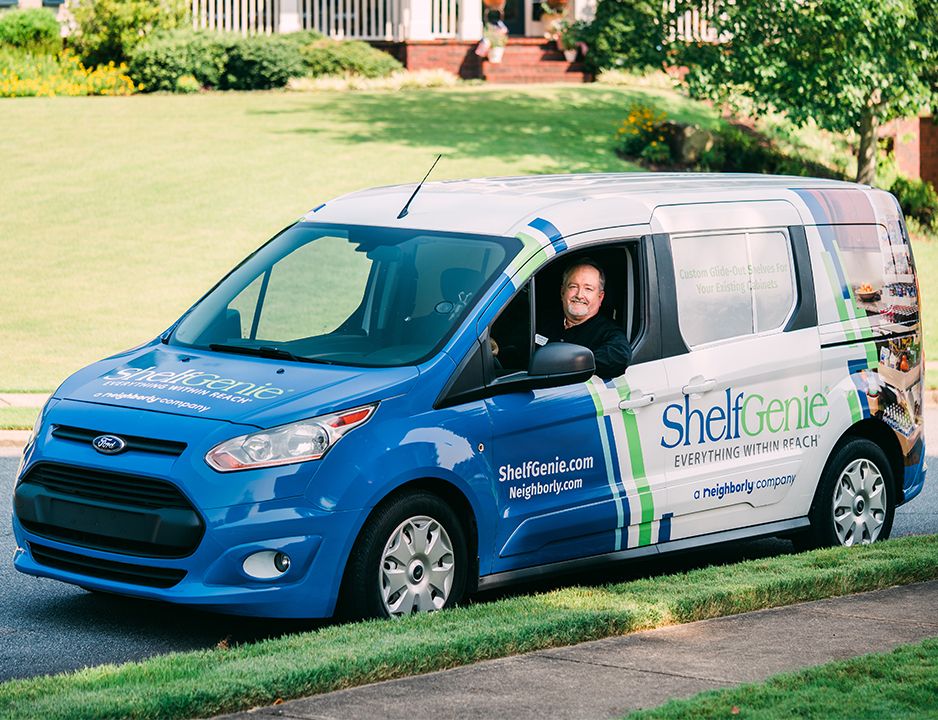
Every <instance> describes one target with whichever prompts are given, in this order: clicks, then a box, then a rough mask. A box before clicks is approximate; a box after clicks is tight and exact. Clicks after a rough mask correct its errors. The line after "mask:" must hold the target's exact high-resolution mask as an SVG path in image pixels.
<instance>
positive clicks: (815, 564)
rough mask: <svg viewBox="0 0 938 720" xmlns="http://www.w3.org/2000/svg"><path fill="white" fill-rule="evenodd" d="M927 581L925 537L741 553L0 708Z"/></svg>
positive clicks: (73, 684) (243, 649)
mask: <svg viewBox="0 0 938 720" xmlns="http://www.w3.org/2000/svg"><path fill="white" fill-rule="evenodd" d="M934 578H938V535H930V536H920V537H906V538H901V539H897V540H891V541H888V542H884V543H877V544H875V545H871V546H865V547H859V548H851V549H847V548H835V549H826V550H819V551H814V552H810V553H804V554H801V555H790V556H782V557H774V558H769V559H760V560H751V561H748V562H743V563H739V564H737V565H731V566H724V567H718V568H717V567H711V568H704V569H699V570H692V571H690V572H687V573H684V574H677V575H670V576H664V577H654V578H648V579H642V580H635V581H631V582H625V583H620V584H613V585H607V586H602V587H569V588H564V589H560V590H554V591H551V592H546V593H543V594H538V595H527V596H518V597H511V598H507V599H502V600H498V601H495V602H491V603H485V604H475V605H470V606H467V607H465V608H460V609H457V610H451V611H450V610H447V611H443V612H440V613H434V614H431V615H424V616H415V617H410V618H405V619H403V620H400V621H397V622H388V621H371V622H365V623H356V624H349V625H330V626H327V627H325V628H323V629H321V630H318V631H314V632H308V633H303V634H297V635H292V636H286V637H281V638H277V639H272V640H265V641H263V642H259V643H254V644H246V645H241V646H235V647H231V648H216V649H214V650H208V651H198V652H189V653H175V654H171V655H165V656H161V657H156V658H152V659H149V660H145V661H142V662H139V663H129V664H126V665H121V666H101V667H95V668H88V669H84V670H80V671H78V672H75V673H70V674H66V675H56V676H47V677H40V678H33V679H28V680H13V681H9V682H6V683H3V684H2V685H0V718H18V717H24V716H30V717H42V718H45V719H47V720H52V719H54V718H70V719H73V720H77V719H80V718H89V719H90V718H95V719H98V718H112V717H122V718H165V719H166V720H171V719H172V718H192V717H206V716H211V715H214V714H218V713H221V712H227V711H234V710H239V709H245V708H249V707H252V706H256V705H265V704H271V703H273V702H275V701H276V700H278V699H281V698H282V699H288V698H292V697H298V696H303V695H310V694H315V693H322V692H327V691H330V690H336V689H339V688H344V687H351V686H354V685H360V684H363V683H367V682H374V681H377V680H384V679H389V678H395V677H402V676H406V675H413V674H417V673H425V672H429V671H432V670H441V669H445V668H451V667H455V666H458V665H465V664H468V663H472V662H476V661H479V660H484V659H488V658H496V657H503V656H506V655H512V654H516V653H522V652H528V651H532V650H537V649H543V648H547V647H555V646H560V645H569V644H572V643H576V642H581V641H585V640H593V639H597V638H602V637H608V636H612V635H620V634H625V633H629V632H633V631H636V630H643V629H649V628H655V627H661V626H664V625H669V624H674V623H685V622H692V621H695V620H702V619H705V618H711V617H718V616H723V615H731V614H735V613H741V612H748V611H751V610H757V609H762V608H768V607H778V606H781V605H788V604H791V603H795V602H801V601H806V600H816V599H820V598H826V597H834V596H839V595H845V594H849V593H853V592H860V591H867V590H874V589H878V588H883V587H889V586H891V585H896V584H903V583H911V582H917V581H923V580H929V579H934Z"/></svg>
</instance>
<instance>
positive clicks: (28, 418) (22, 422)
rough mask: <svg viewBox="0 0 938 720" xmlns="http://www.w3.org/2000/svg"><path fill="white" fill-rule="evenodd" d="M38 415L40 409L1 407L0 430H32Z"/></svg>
mask: <svg viewBox="0 0 938 720" xmlns="http://www.w3.org/2000/svg"><path fill="white" fill-rule="evenodd" d="M38 415H39V408H38V407H34V408H30V407H0V430H30V429H32V427H33V423H34V422H35V421H36V418H37V417H38Z"/></svg>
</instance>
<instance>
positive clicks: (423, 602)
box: [380, 515, 455, 617]
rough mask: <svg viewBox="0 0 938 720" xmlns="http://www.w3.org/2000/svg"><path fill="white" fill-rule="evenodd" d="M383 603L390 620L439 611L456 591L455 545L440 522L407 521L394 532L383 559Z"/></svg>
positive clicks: (413, 519) (416, 519)
mask: <svg viewBox="0 0 938 720" xmlns="http://www.w3.org/2000/svg"><path fill="white" fill-rule="evenodd" d="M380 575H381V577H380V581H381V600H382V601H383V602H384V607H385V609H386V610H387V611H388V614H389V615H391V617H402V616H404V615H410V614H412V613H419V612H430V611H432V610H439V609H440V608H442V607H443V606H444V605H445V604H446V600H447V598H448V597H449V593H450V590H452V588H453V577H454V575H455V566H454V562H453V544H452V542H451V541H450V539H449V535H448V534H447V533H446V530H445V529H444V528H443V526H442V525H440V523H438V522H437V521H436V520H434V519H433V518H431V517H427V516H426V515H418V516H416V517H412V518H408V519H407V520H405V521H404V522H402V523H401V524H400V525H398V526H397V528H396V529H395V530H394V532H393V533H391V537H390V538H389V539H388V542H387V545H385V546H384V553H383V554H382V556H381V572H380Z"/></svg>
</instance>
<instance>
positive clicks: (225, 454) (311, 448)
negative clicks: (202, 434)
mask: <svg viewBox="0 0 938 720" xmlns="http://www.w3.org/2000/svg"><path fill="white" fill-rule="evenodd" d="M377 407H378V404H377V403H375V404H373V405H366V406H364V407H359V408H354V409H353V410H344V411H342V412H338V413H330V414H329V415H321V416H320V417H315V418H310V419H309V420H300V421H299V422H295V423H290V424H289V425H281V426H279V427H274V428H270V429H269V430H260V431H258V432H255V433H250V434H248V435H241V436H239V437H236V438H232V439H231V440H225V442H223V443H221V444H219V445H216V446H215V447H213V448H212V449H211V450H209V451H208V453H207V454H206V455H205V462H207V463H208V464H209V466H210V467H211V468H212V469H213V470H217V471H218V472H233V471H235V470H252V469H254V468H262V467H271V466H273V465H290V464H292V463H299V462H306V461H307V460H318V459H319V458H321V457H322V456H323V455H325V454H326V453H327V452H328V451H329V448H331V447H332V446H333V445H335V444H336V443H337V442H339V440H341V439H342V437H343V436H344V435H345V434H346V433H348V432H349V431H351V430H354V429H355V428H357V427H358V426H359V425H363V424H364V423H366V422H367V421H368V419H369V418H370V417H371V416H372V415H373V414H374V412H375V409H376V408H377Z"/></svg>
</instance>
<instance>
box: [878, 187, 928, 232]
mask: <svg viewBox="0 0 938 720" xmlns="http://www.w3.org/2000/svg"><path fill="white" fill-rule="evenodd" d="M889 192H891V193H892V194H893V195H895V196H896V199H897V200H898V201H899V206H900V207H901V208H902V212H903V213H904V214H905V215H906V217H911V218H914V219H915V220H916V221H917V222H918V223H919V225H921V226H922V227H924V228H925V229H927V230H938V193H936V192H935V187H934V185H932V184H931V183H930V182H928V181H927V180H912V179H911V178H907V177H903V176H902V175H899V176H898V177H897V178H896V181H895V182H894V183H893V185H892V187H891V188H889Z"/></svg>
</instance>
